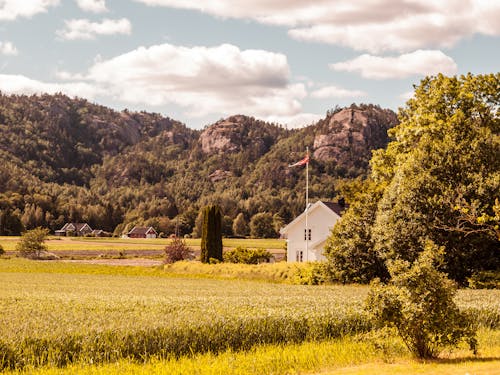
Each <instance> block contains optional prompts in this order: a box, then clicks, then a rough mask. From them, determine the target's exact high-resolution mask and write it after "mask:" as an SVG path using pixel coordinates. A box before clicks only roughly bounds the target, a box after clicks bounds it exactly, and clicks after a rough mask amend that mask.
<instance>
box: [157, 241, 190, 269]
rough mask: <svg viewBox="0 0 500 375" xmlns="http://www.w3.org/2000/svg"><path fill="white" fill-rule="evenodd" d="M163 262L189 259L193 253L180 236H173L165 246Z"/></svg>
mask: <svg viewBox="0 0 500 375" xmlns="http://www.w3.org/2000/svg"><path fill="white" fill-rule="evenodd" d="M164 251H165V263H175V262H178V261H180V260H191V259H193V257H194V253H193V251H192V250H191V248H190V247H189V246H188V245H186V241H184V240H183V239H181V238H178V237H176V238H174V239H173V240H172V242H170V244H168V245H167V246H165V249H164Z"/></svg>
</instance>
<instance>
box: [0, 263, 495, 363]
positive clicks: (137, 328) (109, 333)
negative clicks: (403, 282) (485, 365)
mask: <svg viewBox="0 0 500 375" xmlns="http://www.w3.org/2000/svg"><path fill="white" fill-rule="evenodd" d="M0 284H1V285H2V289H1V290H0V311H1V314H0V353H2V355H1V356H0V368H8V367H11V368H23V367H24V368H27V369H30V368H31V369H32V368H34V367H40V366H49V367H58V366H66V365H72V364H77V365H79V366H83V365H86V364H93V365H95V364H100V363H102V364H104V363H108V362H114V361H121V360H127V361H146V360H149V359H151V358H157V359H160V360H161V359H162V358H164V359H168V358H170V359H171V358H177V357H180V356H186V355H188V356H191V355H196V354H197V353H200V354H202V353H208V352H210V353H212V354H216V353H223V352H225V351H227V350H234V351H239V350H249V349H252V350H253V349H255V348H256V347H258V346H260V345H269V344H270V345H289V344H292V343H302V342H306V341H313V342H314V341H318V340H320V341H321V340H327V339H332V338H339V337H345V336H346V335H347V336H349V335H351V334H356V333H361V332H366V331H367V330H369V329H370V324H369V322H368V321H367V319H366V317H365V315H364V314H363V312H362V304H363V299H364V297H365V296H366V293H367V290H368V289H367V287H363V286H340V285H339V286H335V285H333V286H319V287H318V286H301V285H286V284H273V283H264V282H255V281H239V280H216V279H207V278H196V279H194V278H189V277H181V276H179V275H177V276H175V277H174V276H173V275H172V274H170V273H166V272H165V271H164V270H163V269H162V268H140V267H117V266H115V267H112V266H96V265H86V264H66V263H61V262H35V261H27V260H21V259H0ZM458 302H459V304H460V306H461V307H462V308H467V309H472V310H474V311H475V314H476V316H477V317H478V318H479V321H480V322H481V325H482V326H483V327H486V328H490V329H491V328H493V329H498V328H499V327H500V291H498V290H489V291H487V290H481V291H474V290H464V291H461V292H460V293H459V296H458Z"/></svg>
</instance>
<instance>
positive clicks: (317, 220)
mask: <svg viewBox="0 0 500 375" xmlns="http://www.w3.org/2000/svg"><path fill="white" fill-rule="evenodd" d="M344 208H345V207H344V206H342V205H340V204H338V203H330V202H321V201H317V202H316V203H314V204H312V205H310V206H309V208H308V210H307V212H306V211H304V212H303V213H301V214H300V215H299V216H297V217H296V218H295V219H294V220H293V221H292V222H291V223H289V224H288V225H287V226H286V227H284V228H282V229H281V231H280V232H281V234H282V235H286V237H287V259H288V261H289V262H294V261H299V262H302V261H318V260H323V259H325V257H324V255H323V252H324V246H325V243H326V241H327V239H328V237H329V236H330V233H331V230H332V228H333V227H334V225H335V223H336V222H337V221H338V220H339V219H340V214H341V213H342V211H343V209H344ZM306 214H307V222H308V223H307V227H306Z"/></svg>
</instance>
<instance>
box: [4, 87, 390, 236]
mask: <svg viewBox="0 0 500 375" xmlns="http://www.w3.org/2000/svg"><path fill="white" fill-rule="evenodd" d="M396 123H397V118H396V115H395V114H394V112H392V111H390V110H384V109H381V108H380V107H378V106H374V105H359V106H356V105H352V106H351V107H349V108H336V109H335V110H331V111H328V113H327V115H326V117H325V118H324V119H323V120H321V121H319V122H318V123H317V124H314V125H311V126H309V127H306V128H302V129H291V130H289V129H285V128H284V127H282V126H280V125H277V124H270V123H266V122H263V121H260V120H256V119H254V118H252V117H248V116H243V115H235V116H231V117H229V118H226V119H222V120H220V121H218V122H216V123H215V124H213V125H210V126H208V127H206V128H205V129H203V130H201V131H199V130H192V129H190V128H188V127H187V126H185V125H184V124H181V123H179V122H177V121H175V120H172V119H169V118H166V117H163V116H161V115H159V114H154V113H145V112H129V111H127V110H125V111H122V112H117V111H114V110H112V109H109V108H106V107H103V106H99V105H96V104H92V103H89V102H88V101H86V100H83V99H71V98H69V97H66V96H64V95H60V94H59V95H42V96H7V95H0V134H1V137H0V155H1V158H2V163H1V165H0V209H1V213H0V234H14V233H19V232H20V231H21V230H22V229H23V228H25V229H30V228H33V227H36V226H46V227H49V228H51V229H52V230H55V229H58V228H60V227H61V226H62V225H63V224H64V223H65V222H67V221H85V222H88V223H89V224H90V226H91V227H93V228H100V229H104V230H106V231H110V232H113V231H114V232H115V234H120V233H121V232H122V231H123V230H126V229H127V227H130V226H132V225H135V224H146V225H153V226H155V227H156V228H157V230H158V231H160V232H163V233H164V234H169V233H172V232H174V231H175V230H176V229H177V230H178V231H179V233H180V234H190V233H192V232H193V231H194V232H195V233H196V230H197V228H196V219H197V216H198V213H199V210H200V208H201V207H202V206H204V205H206V204H210V203H217V204H219V205H220V206H221V207H222V211H223V213H224V215H225V220H224V223H225V225H224V226H225V233H226V234H227V235H229V234H232V233H231V232H232V223H233V220H234V219H235V218H236V217H238V216H239V221H240V222H243V224H247V225H242V226H241V228H242V229H241V232H240V233H236V234H249V233H245V232H248V223H249V222H250V220H251V219H252V217H254V216H255V215H256V214H265V215H268V216H269V217H270V218H271V219H272V222H273V226H274V228H275V229H276V230H277V229H278V228H279V227H280V226H281V225H283V223H285V222H287V221H289V220H291V219H292V218H293V217H294V216H295V215H297V214H298V213H299V212H301V211H302V210H303V207H304V204H305V202H304V200H305V198H304V189H305V178H304V170H303V168H300V167H299V168H289V167H288V164H289V163H291V162H294V161H297V160H299V159H301V158H302V157H303V156H304V153H305V150H306V147H309V148H310V150H311V156H312V159H311V163H310V177H311V180H310V196H311V199H313V200H314V199H330V200H331V199H336V194H337V191H336V186H337V185H338V183H339V182H340V181H342V180H343V179H349V178H353V177H356V176H360V175H364V174H366V173H367V168H368V161H369V159H370V157H371V150H373V149H377V148H381V147H385V146H386V144H387V142H388V136H387V129H389V128H391V127H393V126H395V125H396ZM261 216H262V215H261Z"/></svg>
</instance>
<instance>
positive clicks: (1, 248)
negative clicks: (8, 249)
mask: <svg viewBox="0 0 500 375" xmlns="http://www.w3.org/2000/svg"><path fill="white" fill-rule="evenodd" d="M3 254H5V250H4V249H3V246H2V245H0V255H3Z"/></svg>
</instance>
